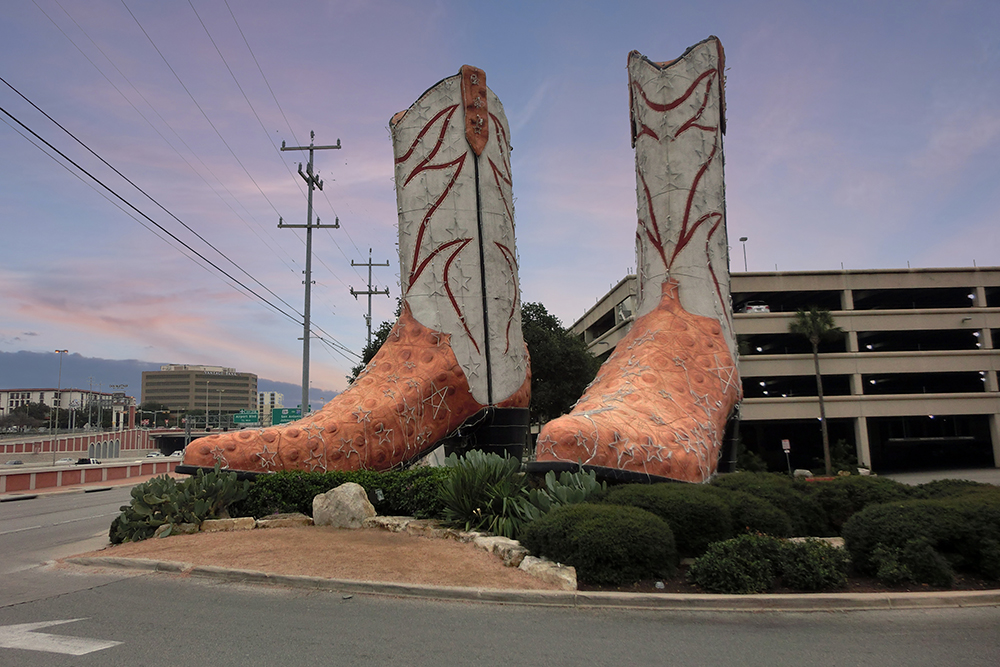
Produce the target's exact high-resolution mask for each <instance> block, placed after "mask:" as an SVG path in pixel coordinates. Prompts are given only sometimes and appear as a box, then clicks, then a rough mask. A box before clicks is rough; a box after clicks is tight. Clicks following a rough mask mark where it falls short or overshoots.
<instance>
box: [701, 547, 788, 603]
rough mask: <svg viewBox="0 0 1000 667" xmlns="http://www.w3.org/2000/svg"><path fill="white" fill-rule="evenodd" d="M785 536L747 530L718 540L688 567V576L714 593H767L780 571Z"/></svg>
mask: <svg viewBox="0 0 1000 667" xmlns="http://www.w3.org/2000/svg"><path fill="white" fill-rule="evenodd" d="M781 548H782V546H781V540H779V539H778V538H776V537H770V536H767V535H751V534H744V535H739V536H737V537H734V538H733V539H731V540H725V541H722V542H716V543H714V544H712V545H710V546H709V547H708V550H707V551H706V552H705V554H704V555H703V556H701V557H700V558H698V559H696V560H695V561H694V563H692V564H691V567H690V568H689V569H688V572H687V578H688V580H689V581H690V582H691V583H693V584H695V585H696V586H698V587H699V588H702V589H704V590H706V591H709V592H712V593H735V594H741V593H765V592H767V591H769V590H771V589H772V588H773V587H774V582H775V579H776V578H777V576H778V574H779V572H780V565H779V564H780V562H781Z"/></svg>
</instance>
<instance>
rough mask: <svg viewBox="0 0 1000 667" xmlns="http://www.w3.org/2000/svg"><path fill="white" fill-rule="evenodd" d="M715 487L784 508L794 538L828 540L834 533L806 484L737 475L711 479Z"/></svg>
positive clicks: (781, 478) (781, 477) (751, 474)
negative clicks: (789, 520) (746, 494)
mask: <svg viewBox="0 0 1000 667" xmlns="http://www.w3.org/2000/svg"><path fill="white" fill-rule="evenodd" d="M712 485H713V486H717V487H719V488H723V489H730V490H732V491H743V492H745V493H749V494H750V495H752V496H756V497H758V498H762V499H764V500H766V501H768V502H769V503H771V504H772V505H773V506H775V507H778V508H780V509H782V510H783V511H785V512H786V513H787V514H788V517H789V518H790V519H791V521H792V535H795V536H799V537H826V536H829V535H831V534H833V531H832V529H831V528H830V526H829V522H828V521H827V518H826V514H825V513H824V512H823V508H822V506H820V504H819V503H818V502H816V499H815V498H813V497H812V489H811V488H810V486H809V485H808V484H807V483H806V482H802V481H799V480H791V479H789V478H788V476H787V475H779V474H777V473H758V472H738V473H733V474H729V475H719V476H718V477H716V478H715V479H714V480H712Z"/></svg>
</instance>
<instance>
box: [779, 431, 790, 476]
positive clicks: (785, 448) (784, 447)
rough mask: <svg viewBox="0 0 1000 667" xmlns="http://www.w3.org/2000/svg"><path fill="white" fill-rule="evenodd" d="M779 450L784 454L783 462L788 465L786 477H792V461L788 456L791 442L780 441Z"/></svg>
mask: <svg viewBox="0 0 1000 667" xmlns="http://www.w3.org/2000/svg"><path fill="white" fill-rule="evenodd" d="M781 449H782V450H783V451H784V452H785V461H786V462H787V463H788V476H789V477H791V476H792V460H791V459H790V458H789V456H788V452H790V451H792V442H791V441H790V440H782V441H781Z"/></svg>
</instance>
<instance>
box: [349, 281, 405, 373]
mask: <svg viewBox="0 0 1000 667" xmlns="http://www.w3.org/2000/svg"><path fill="white" fill-rule="evenodd" d="M402 312H403V301H402V299H396V319H397V320H398V319H399V316H400V314H401V313H402ZM393 324H395V322H389V321H388V320H386V321H385V322H382V324H380V325H379V326H378V329H376V330H375V331H373V332H372V341H371V342H370V343H368V344H367V345H365V347H364V349H363V350H361V363H360V364H358V365H357V366H354V367H353V368H351V374H350V375H348V376H347V382H348V384H352V383H353V382H354V381H355V380H357V379H358V376H359V375H361V371H363V370H364V369H365V366H367V365H368V362H369V361H371V360H372V357H374V356H375V353H377V352H378V351H379V350H380V349H381V348H382V344H383V343H385V339H386V338H388V337H389V334H390V333H392V327H393Z"/></svg>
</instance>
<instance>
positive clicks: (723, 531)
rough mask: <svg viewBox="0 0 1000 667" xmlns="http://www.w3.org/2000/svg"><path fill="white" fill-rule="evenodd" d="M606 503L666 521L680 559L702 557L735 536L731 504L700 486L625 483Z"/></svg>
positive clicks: (613, 490)
mask: <svg viewBox="0 0 1000 667" xmlns="http://www.w3.org/2000/svg"><path fill="white" fill-rule="evenodd" d="M604 502H606V503H611V504H615V505H631V506H632V507H638V508H641V509H644V510H646V511H647V512H652V513H653V514H655V515H656V516H658V517H660V518H661V519H663V520H664V521H666V522H667V525H669V526H670V530H671V531H672V532H673V534H674V539H675V540H676V543H677V551H678V552H679V553H680V554H681V556H698V555H701V554H703V553H705V550H706V549H707V548H708V545H709V544H711V543H713V542H718V541H719V540H725V539H727V538H729V537H732V535H733V529H732V521H731V519H730V516H729V507H728V505H726V503H725V502H723V501H722V499H720V498H719V497H718V494H716V493H713V492H712V491H709V490H708V489H706V488H705V487H703V486H701V485H693V484H676V483H666V484H652V485H646V484H626V485H624V486H617V487H615V488H613V489H610V490H609V491H608V493H607V495H606V496H605V497H604Z"/></svg>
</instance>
